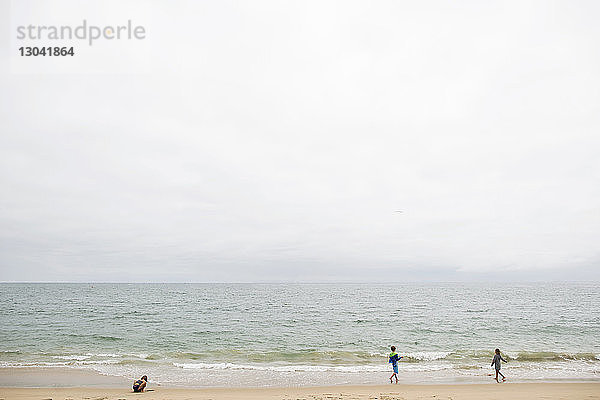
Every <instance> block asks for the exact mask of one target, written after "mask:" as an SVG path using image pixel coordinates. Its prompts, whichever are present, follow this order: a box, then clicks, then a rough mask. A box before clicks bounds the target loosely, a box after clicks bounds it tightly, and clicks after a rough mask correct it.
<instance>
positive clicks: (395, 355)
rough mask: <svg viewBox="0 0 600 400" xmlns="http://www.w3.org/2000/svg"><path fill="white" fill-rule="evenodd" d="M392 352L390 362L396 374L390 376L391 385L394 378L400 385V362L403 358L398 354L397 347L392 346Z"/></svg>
mask: <svg viewBox="0 0 600 400" xmlns="http://www.w3.org/2000/svg"><path fill="white" fill-rule="evenodd" d="M391 350H392V352H391V353H390V360H389V361H388V362H389V363H390V364H392V369H393V370H394V373H393V374H392V376H390V383H393V381H392V379H393V378H396V383H398V360H400V359H401V358H402V357H400V356H399V355H398V353H396V346H392V347H391Z"/></svg>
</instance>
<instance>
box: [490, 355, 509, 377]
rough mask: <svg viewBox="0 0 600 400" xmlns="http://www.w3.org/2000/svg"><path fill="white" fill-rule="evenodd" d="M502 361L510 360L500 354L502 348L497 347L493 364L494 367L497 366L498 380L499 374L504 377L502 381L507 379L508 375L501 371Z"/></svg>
mask: <svg viewBox="0 0 600 400" xmlns="http://www.w3.org/2000/svg"><path fill="white" fill-rule="evenodd" d="M500 361H504V362H508V361H506V360H505V359H504V358H502V356H501V355H500V349H496V354H494V359H493V360H492V365H491V366H492V367H494V368H496V382H498V375H500V376H501V377H502V382H504V381H505V380H506V377H505V376H504V375H502V372H500ZM498 383H500V382H498Z"/></svg>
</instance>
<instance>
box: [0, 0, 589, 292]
mask: <svg viewBox="0 0 600 400" xmlns="http://www.w3.org/2000/svg"><path fill="white" fill-rule="evenodd" d="M86 4H88V3H86ZM89 4H92V5H93V4H94V2H90V3H89ZM95 4H96V6H97V2H96V3H95ZM112 4H113V5H114V4H115V3H112ZM116 4H118V3H116ZM127 4H129V7H130V8H129V9H128V11H127V12H129V13H131V12H132V11H131V10H132V9H135V7H133V8H131V4H134V5H135V4H137V3H131V2H129V3H127ZM137 6H139V8H138V9H139V10H140V11H139V15H138V14H135V12H133V14H134V15H132V16H131V18H132V19H133V20H136V17H137V18H138V19H137V21H138V22H139V23H143V24H145V25H146V27H147V32H148V37H147V39H146V40H145V41H144V43H143V44H140V46H142V45H143V46H145V47H144V55H145V57H144V58H143V59H140V60H134V61H132V62H133V63H134V64H127V66H129V67H131V66H132V65H134V66H135V67H136V68H135V69H133V70H131V71H129V72H127V73H122V72H119V71H115V72H114V73H111V71H102V73H93V72H90V71H81V72H80V73H73V72H69V73H35V74H34V73H19V71H15V70H14V64H13V67H12V68H11V66H10V65H9V64H10V63H11V62H10V59H11V57H12V58H14V57H15V55H14V54H12V52H13V50H14V49H13V48H12V47H11V46H10V40H11V39H10V37H8V35H11V36H12V35H14V32H12V30H10V29H12V28H10V29H9V28H7V29H3V32H4V33H3V34H2V35H3V37H2V39H1V40H2V42H1V53H0V56H1V57H2V60H3V62H2V65H1V74H0V122H1V125H0V126H1V128H0V131H1V133H0V280H1V281H30V280H31V281H146V280H147V281H179V282H184V281H195V282H199V281H387V280H389V281H403V280H472V279H477V280H479V279H494V280H520V279H523V280H532V279H533V280H544V279H576V280H589V279H595V280H597V279H600V272H599V271H600V251H599V247H598V243H600V185H599V178H600V161H599V157H598V154H599V151H600V72H599V71H600V47H599V46H598V38H600V24H598V18H599V17H600V3H599V2H595V1H563V2H551V1H539V2H527V1H515V2H480V1H473V2H471V1H463V2H446V1H440V2H435V1H432V2H417V1H411V2H400V1H339V2H331V1H295V2H291V1H262V0H261V1H243V2H241V1H203V2H192V1H190V2H185V1H175V2H174V1H163V2H146V3H143V4H137ZM2 7H3V10H2V11H3V12H2V13H1V14H2V15H3V16H2V18H3V20H2V24H3V27H9V26H10V24H11V21H10V20H9V18H10V15H11V14H10V12H9V11H8V5H7V4H6V3H3V5H2ZM90 7H91V6H90ZM83 11H85V10H83ZM83 11H82V10H80V9H78V10H75V11H74V10H73V9H70V10H60V7H59V8H58V9H54V11H53V12H54V13H59V14H57V15H60V13H63V14H62V16H63V17H64V16H66V15H68V16H69V18H70V20H72V21H73V23H74V24H75V23H78V22H80V20H81V18H83V17H84V16H85V17H86V18H88V20H93V13H92V15H90V14H89V13H88V14H85V13H84V12H83ZM111 12H114V13H115V15H117V14H119V13H120V14H119V17H122V14H123V11H122V10H119V9H118V5H114V7H113V8H109V9H106V10H104V14H103V18H105V19H106V18H107V17H108V18H110V17H111ZM84 14H85V15H84ZM54 16H55V17H56V15H54ZM50 17H52V16H51V15H50V16H49V17H48V18H50ZM13 22H14V21H13ZM128 45H129V46H135V45H136V44H128ZM105 46H108V45H107V44H105ZM13 47H14V46H13ZM99 48H100V49H102V51H108V52H109V54H110V48H108V47H102V46H100V47H99ZM131 49H133V50H132V51H134V53H133V54H136V53H135V51H136V49H134V47H131ZM82 50H83V49H82ZM137 50H139V48H137ZM87 51H91V50H90V49H87ZM99 51H100V50H99ZM121 56H122V57H125V58H126V57H127V56H126V55H124V54H120V53H118V52H117V53H114V52H113V53H112V58H111V59H110V60H109V61H110V62H111V63H112V64H110V65H114V64H115V63H117V64H118V63H120V62H121V59H120V58H119V57H121ZM13 62H14V61H13ZM19 62H20V61H19ZM27 62H29V61H27ZM135 63H138V64H139V65H138V64H135ZM123 65H124V64H123ZM138 66H139V67H140V68H139V70H140V72H136V71H137V69H138ZM396 210H402V211H403V212H402V213H398V212H395V211H396Z"/></svg>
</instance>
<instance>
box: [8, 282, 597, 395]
mask: <svg viewBox="0 0 600 400" xmlns="http://www.w3.org/2000/svg"><path fill="white" fill-rule="evenodd" d="M390 345H395V346H396V347H397V348H398V352H399V353H400V355H403V356H404V358H403V359H402V360H401V362H400V364H399V368H400V381H401V382H407V383H475V382H487V381H489V380H490V379H491V378H490V377H489V376H488V374H490V373H492V372H493V370H492V368H491V367H490V363H491V359H492V356H493V351H494V349H495V348H500V350H501V351H502V354H503V355H504V356H505V358H506V359H507V360H508V363H506V364H503V366H502V368H503V372H504V373H505V375H506V376H507V377H508V379H509V380H511V381H599V380H600V283H511V284H509V283H499V284H495V283H494V284H484V283H437V284H435V283H427V284H425V283H417V284H414V283H406V284H108V283H107V284H98V283H91V284H29V283H27V284H9V283H5V284H0V367H4V368H71V369H83V370H91V371H95V372H97V373H100V374H103V375H111V376H118V377H125V378H127V379H134V378H139V376H141V375H143V374H146V375H148V376H149V378H150V383H151V384H160V385H168V386H189V387H207V386H256V387H261V386H311V385H326V384H369V383H386V382H389V381H388V377H389V375H390V374H391V372H390V370H391V368H390V365H389V364H388V363H387V354H388V353H389V346H390ZM78 385H85V382H78Z"/></svg>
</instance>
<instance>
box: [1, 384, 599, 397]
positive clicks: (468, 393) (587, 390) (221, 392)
mask: <svg viewBox="0 0 600 400" xmlns="http://www.w3.org/2000/svg"><path fill="white" fill-rule="evenodd" d="M150 389H151V390H150V391H148V392H144V393H133V392H132V391H131V389H130V388H102V387H97V388H91V387H88V388H82V387H71V388H8V387H0V398H1V399H4V400H9V399H10V400H12V399H14V400H34V399H38V400H39V399H45V400H50V399H52V400H59V399H65V400H73V399H84V400H128V399H141V398H144V399H146V400H167V399H168V400H189V399H192V398H193V399H199V400H209V399H212V400H217V399H222V400H259V399H266V400H268V399H273V400H275V399H281V400H293V399H303V400H375V399H379V400H396V399H397V400H400V399H403V400H411V399H415V400H416V399H424V398H430V399H452V400H475V399H481V398H486V399H515V400H525V399H532V398H544V399H550V400H553V399H588V400H590V399H600V383H504V384H495V383H494V384H466V385H461V384H457V385H402V384H398V385H344V386H319V387H300V388H210V389H209V388H206V389H202V388H198V389H186V388H165V387H150Z"/></svg>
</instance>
